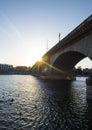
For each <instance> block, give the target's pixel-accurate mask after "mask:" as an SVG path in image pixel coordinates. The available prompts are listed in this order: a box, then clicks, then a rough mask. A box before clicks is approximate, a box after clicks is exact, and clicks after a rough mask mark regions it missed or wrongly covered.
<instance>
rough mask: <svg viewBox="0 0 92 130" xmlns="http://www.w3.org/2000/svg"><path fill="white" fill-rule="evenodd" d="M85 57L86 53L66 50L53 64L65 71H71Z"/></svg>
mask: <svg viewBox="0 0 92 130" xmlns="http://www.w3.org/2000/svg"><path fill="white" fill-rule="evenodd" d="M85 57H86V56H85V55H83V54H82V53H79V52H73V51H70V52H66V53H63V54H62V55H60V56H59V57H58V58H57V59H56V61H55V62H54V64H53V66H54V67H55V68H58V69H59V70H61V71H63V72H65V73H68V72H69V73H70V72H71V71H72V70H73V68H74V66H75V65H76V64H77V63H78V62H79V61H80V60H82V59H83V58H85ZM52 73H53V71H52Z"/></svg>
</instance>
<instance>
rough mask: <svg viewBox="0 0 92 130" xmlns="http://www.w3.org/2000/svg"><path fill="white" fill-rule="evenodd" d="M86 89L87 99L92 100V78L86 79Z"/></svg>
mask: <svg viewBox="0 0 92 130" xmlns="http://www.w3.org/2000/svg"><path fill="white" fill-rule="evenodd" d="M86 91H87V99H91V100H92V78H91V77H89V78H88V79H86Z"/></svg>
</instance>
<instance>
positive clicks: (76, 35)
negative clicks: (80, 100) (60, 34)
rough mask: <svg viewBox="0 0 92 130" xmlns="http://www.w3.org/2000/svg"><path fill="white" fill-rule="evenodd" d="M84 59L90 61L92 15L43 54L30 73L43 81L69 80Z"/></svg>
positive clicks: (91, 51)
mask: <svg viewBox="0 0 92 130" xmlns="http://www.w3.org/2000/svg"><path fill="white" fill-rule="evenodd" d="M85 57H89V58H90V59H91V60H92V15H90V16H89V17H88V18H87V19H86V20H84V21H83V22H82V23H81V24H80V25H79V26H78V27H76V28H75V29H74V30H73V31H72V32H70V33H69V34H68V35H67V36H66V37H65V38H63V39H62V40H61V41H59V42H58V43H57V44H56V45H55V46H54V47H53V48H51V49H50V50H49V51H48V52H47V53H46V54H44V55H43V56H42V61H38V62H36V63H35V64H34V65H33V67H32V73H33V74H34V75H37V76H39V77H41V78H43V79H69V80H70V79H72V78H73V76H72V70H73V68H74V66H75V65H76V64H77V63H78V62H79V61H80V60H82V59H83V58H85Z"/></svg>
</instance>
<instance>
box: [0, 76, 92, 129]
mask: <svg viewBox="0 0 92 130" xmlns="http://www.w3.org/2000/svg"><path fill="white" fill-rule="evenodd" d="M91 127H92V101H88V100H87V98H86V84H85V78H77V80H76V81H72V82H64V81H61V82H59V81H53V82H52V81H42V80H40V79H37V78H36V77H33V76H31V75H0V130H89V129H91Z"/></svg>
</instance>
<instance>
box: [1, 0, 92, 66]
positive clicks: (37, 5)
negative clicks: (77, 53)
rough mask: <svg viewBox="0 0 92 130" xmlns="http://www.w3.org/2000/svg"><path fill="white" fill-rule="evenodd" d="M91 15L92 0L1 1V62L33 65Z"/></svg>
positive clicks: (91, 64)
mask: <svg viewBox="0 0 92 130" xmlns="http://www.w3.org/2000/svg"><path fill="white" fill-rule="evenodd" d="M91 14H92V0H0V63H7V64H12V65H15V66H16V65H28V66H29V65H32V64H33V63H34V62H35V60H37V59H38V58H40V56H42V55H43V54H44V53H45V52H46V44H47V41H48V48H49V49H50V48H51V47H53V46H54V45H55V44H56V43H57V42H58V34H59V32H60V33H61V39H62V38H64V37H65V36H66V35H67V34H68V33H69V32H71V31H72V30H73V29H74V28H75V27H77V26H78V25H79V24H80V23H81V22H82V21H83V20H85V19H86V18H87V17H88V16H89V15H91ZM89 64H90V66H92V63H90V62H89Z"/></svg>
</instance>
